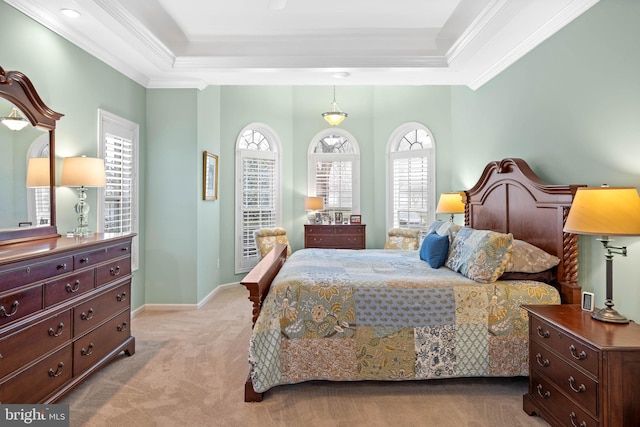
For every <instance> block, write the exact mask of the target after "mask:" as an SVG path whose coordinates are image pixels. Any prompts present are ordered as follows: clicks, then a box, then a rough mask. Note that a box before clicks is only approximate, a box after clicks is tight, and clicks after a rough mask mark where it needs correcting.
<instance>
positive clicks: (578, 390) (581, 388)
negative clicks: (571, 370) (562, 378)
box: [569, 376, 587, 393]
mask: <svg viewBox="0 0 640 427" xmlns="http://www.w3.org/2000/svg"><path fill="white" fill-rule="evenodd" d="M575 382H576V379H575V378H573V376H570V377H569V387H571V390H573V391H575V392H576V393H583V392H585V391H587V386H585V385H584V384H580V385H579V386H578V388H575V387H574V386H573V384H574V383H575Z"/></svg>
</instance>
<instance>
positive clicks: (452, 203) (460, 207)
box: [436, 191, 464, 222]
mask: <svg viewBox="0 0 640 427" xmlns="http://www.w3.org/2000/svg"><path fill="white" fill-rule="evenodd" d="M436 213H442V214H451V222H453V215H454V214H459V213H464V202H463V201H462V194H461V193H460V192H458V191H453V192H449V193H442V194H441V195H440V200H438V207H437V208H436Z"/></svg>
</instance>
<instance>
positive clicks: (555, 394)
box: [523, 304, 640, 427]
mask: <svg viewBox="0 0 640 427" xmlns="http://www.w3.org/2000/svg"><path fill="white" fill-rule="evenodd" d="M523 308H524V309H525V310H527V311H528V312H529V392H528V393H527V394H525V395H524V397H523V409H524V411H525V412H526V413H527V414H529V415H533V414H537V415H539V416H540V417H542V418H543V419H545V420H546V421H547V422H548V423H549V424H551V425H552V426H576V427H591V426H599V427H623V426H638V425H640V404H639V403H638V399H639V396H640V326H638V325H637V324H635V323H633V322H632V323H630V324H628V325H621V324H612V323H605V322H600V321H598V320H594V319H592V318H591V313H589V312H585V311H583V310H582V309H581V308H580V306H579V305H564V304H563V305H547V306H544V305H531V306H524V307H523Z"/></svg>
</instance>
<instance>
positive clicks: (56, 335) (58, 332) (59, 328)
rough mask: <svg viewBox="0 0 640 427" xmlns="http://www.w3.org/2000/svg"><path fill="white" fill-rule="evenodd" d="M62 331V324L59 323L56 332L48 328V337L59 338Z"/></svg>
mask: <svg viewBox="0 0 640 427" xmlns="http://www.w3.org/2000/svg"><path fill="white" fill-rule="evenodd" d="M62 329H64V323H62V322H60V324H59V325H58V330H57V331H54V330H53V328H49V336H50V337H59V336H60V335H62Z"/></svg>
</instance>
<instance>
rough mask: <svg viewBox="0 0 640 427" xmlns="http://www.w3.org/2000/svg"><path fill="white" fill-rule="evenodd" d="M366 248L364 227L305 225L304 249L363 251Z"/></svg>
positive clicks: (352, 225)
mask: <svg viewBox="0 0 640 427" xmlns="http://www.w3.org/2000/svg"><path fill="white" fill-rule="evenodd" d="M366 246H367V241H366V225H364V224H344V225H319V224H317V225H316V224H305V226H304V247H305V248H325V249H329V248H332V249H364V248H366Z"/></svg>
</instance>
